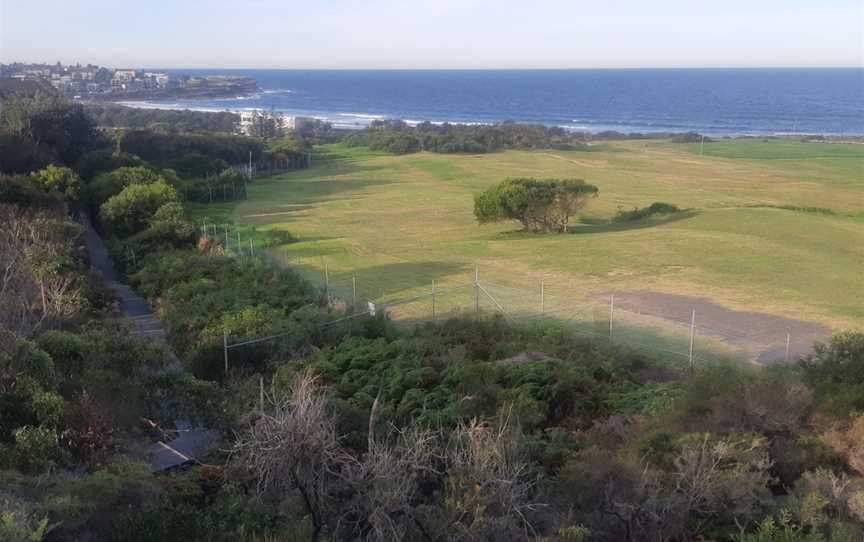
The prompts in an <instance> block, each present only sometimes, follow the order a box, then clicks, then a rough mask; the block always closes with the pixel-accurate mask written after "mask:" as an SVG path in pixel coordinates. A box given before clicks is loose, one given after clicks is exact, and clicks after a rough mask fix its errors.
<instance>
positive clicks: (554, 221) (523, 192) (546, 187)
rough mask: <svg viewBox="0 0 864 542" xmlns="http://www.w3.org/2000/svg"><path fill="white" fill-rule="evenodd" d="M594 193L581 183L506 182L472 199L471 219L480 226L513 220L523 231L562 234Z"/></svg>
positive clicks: (541, 180)
mask: <svg viewBox="0 0 864 542" xmlns="http://www.w3.org/2000/svg"><path fill="white" fill-rule="evenodd" d="M598 193H599V190H597V187H596V186H594V185H592V184H588V183H586V182H585V181H583V180H581V179H563V180H559V179H540V180H538V179H528V178H522V179H507V180H506V181H504V182H503V183H501V184H499V185H497V186H493V187H491V188H489V189H488V190H486V191H485V192H483V193H482V194H479V195H477V196H475V197H474V216H475V217H476V218H477V222H479V223H480V224H490V223H493V222H501V221H503V220H516V221H518V222H519V223H521V224H522V229H523V230H525V231H529V232H535V233H536V232H546V233H548V232H559V233H566V232H567V228H568V226H569V225H570V217H572V216H573V215H574V214H575V213H576V211H578V210H579V209H581V208H582V207H584V206H585V204H586V203H588V199H589V198H592V197H597V195H598Z"/></svg>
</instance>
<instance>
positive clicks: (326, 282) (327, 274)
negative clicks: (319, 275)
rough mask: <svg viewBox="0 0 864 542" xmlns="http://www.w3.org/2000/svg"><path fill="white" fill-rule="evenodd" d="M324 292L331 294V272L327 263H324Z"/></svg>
mask: <svg viewBox="0 0 864 542" xmlns="http://www.w3.org/2000/svg"><path fill="white" fill-rule="evenodd" d="M324 294H325V295H327V296H329V295H330V272H329V271H328V270H327V264H326V263H325V264H324Z"/></svg>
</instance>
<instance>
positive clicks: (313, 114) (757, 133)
mask: <svg viewBox="0 0 864 542" xmlns="http://www.w3.org/2000/svg"><path fill="white" fill-rule="evenodd" d="M270 92H273V91H270ZM267 93H268V91H266V90H265V91H262V92H261V93H260V94H267ZM256 96H257V94H251V95H243V96H230V97H225V98H217V100H225V101H228V100H232V101H233V100H249V99H254V98H255V97H256ZM82 101H84V102H87V101H88V100H82ZM189 101H195V100H189ZM93 103H102V104H104V103H113V104H116V105H120V106H124V107H131V108H136V109H161V110H174V111H184V110H185V111H197V112H202V113H222V112H229V113H235V114H238V115H239V114H240V113H244V112H250V111H271V110H272V111H275V112H277V113H281V114H282V115H283V116H298V117H310V118H313V119H316V120H320V121H324V122H329V123H331V124H332V125H333V128H335V129H338V130H363V129H365V128H368V127H369V126H370V125H371V124H372V122H373V121H376V120H401V121H403V122H405V123H406V124H408V125H409V126H416V125H418V124H422V123H424V122H429V123H431V124H437V125H441V124H447V123H449V124H462V125H492V124H498V123H502V122H514V123H516V124H539V125H543V126H548V127H557V128H562V129H564V130H566V131H568V132H571V133H582V134H601V133H604V132H618V133H620V134H622V135H637V134H643V135H648V136H650V135H656V134H669V135H678V134H686V133H698V134H701V135H705V136H706V137H714V138H732V139H737V138H759V137H771V138H811V137H819V138H826V139H828V138H832V139H838V138H849V139H861V138H864V132H862V133H860V134H859V133H833V132H790V131H780V130H777V131H769V130H751V131H724V130H719V129H712V128H697V127H688V128H681V127H671V126H653V127H652V126H645V125H638V124H632V125H623V124H608V123H607V124H596V125H593V126H591V125H590V122H591V121H587V120H580V121H579V124H578V125H562V124H553V123H543V122H528V121H508V120H499V121H477V120H416V119H407V118H399V117H396V116H388V115H383V114H374V113H362V112H360V113H358V112H339V111H333V112H322V111H304V110H292V109H284V108H282V109H268V108H266V107H236V106H235V107H217V106H214V105H199V106H195V105H193V104H189V103H185V102H184V103H180V102H162V101H155V100H116V101H115V100H99V101H96V102H93Z"/></svg>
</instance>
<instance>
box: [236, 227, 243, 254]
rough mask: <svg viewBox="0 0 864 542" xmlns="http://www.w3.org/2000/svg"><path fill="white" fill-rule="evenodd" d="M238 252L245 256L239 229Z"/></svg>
mask: <svg viewBox="0 0 864 542" xmlns="http://www.w3.org/2000/svg"><path fill="white" fill-rule="evenodd" d="M237 253H238V254H239V255H240V257H241V258H242V257H243V244H242V243H241V242H240V230H237Z"/></svg>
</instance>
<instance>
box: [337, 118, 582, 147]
mask: <svg viewBox="0 0 864 542" xmlns="http://www.w3.org/2000/svg"><path fill="white" fill-rule="evenodd" d="M343 144H344V145H346V146H348V147H368V148H369V149H371V150H377V151H385V152H388V153H390V154H412V153H416V152H420V151H428V152H435V153H471V154H477V153H486V152H495V151H500V150H504V149H558V150H572V149H585V148H586V147H585V145H584V144H583V143H582V142H581V140H580V138H579V136H577V135H573V134H570V133H568V132H567V131H566V130H564V129H563V128H550V127H547V126H541V125H530V124H515V123H512V122H505V123H501V124H480V125H467V124H447V123H445V124H440V125H439V124H432V123H429V122H423V123H420V124H418V125H417V126H409V125H408V124H406V123H405V122H402V121H375V122H374V123H373V124H372V126H370V127H369V128H367V129H365V130H362V131H359V132H356V133H353V134H350V135H348V136H346V137H345V138H343Z"/></svg>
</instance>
